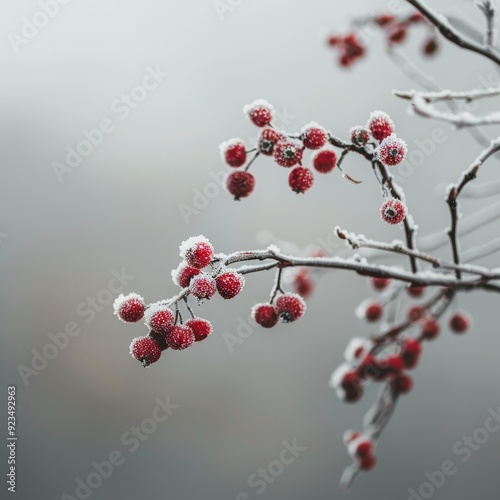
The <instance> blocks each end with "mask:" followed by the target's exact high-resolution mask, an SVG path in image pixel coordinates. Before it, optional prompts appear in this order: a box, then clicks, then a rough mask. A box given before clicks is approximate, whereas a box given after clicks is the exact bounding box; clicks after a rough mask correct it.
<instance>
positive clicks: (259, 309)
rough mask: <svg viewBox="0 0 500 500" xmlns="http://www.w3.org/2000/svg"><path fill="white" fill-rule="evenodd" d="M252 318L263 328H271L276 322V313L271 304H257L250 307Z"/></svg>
mask: <svg viewBox="0 0 500 500" xmlns="http://www.w3.org/2000/svg"><path fill="white" fill-rule="evenodd" d="M252 318H253V320H254V321H255V322H256V323H257V324H258V325H260V326H262V327H264V328H272V327H273V326H274V325H276V323H277V322H278V319H279V317H278V313H277V312H276V309H275V307H274V306H273V305H272V304H257V305H255V306H253V307H252Z"/></svg>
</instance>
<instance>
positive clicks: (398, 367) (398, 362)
mask: <svg viewBox="0 0 500 500" xmlns="http://www.w3.org/2000/svg"><path fill="white" fill-rule="evenodd" d="M384 368H385V369H386V370H387V373H388V374H389V375H397V374H398V373H399V372H401V371H402V370H403V368H404V363H403V360H402V358H401V356H399V355H398V354H391V355H390V356H389V357H388V358H386V359H385V360H384Z"/></svg>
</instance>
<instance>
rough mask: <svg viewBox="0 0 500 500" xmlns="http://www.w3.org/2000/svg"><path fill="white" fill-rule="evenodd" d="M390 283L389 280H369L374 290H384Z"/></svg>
mask: <svg viewBox="0 0 500 500" xmlns="http://www.w3.org/2000/svg"><path fill="white" fill-rule="evenodd" d="M390 283H391V280H390V279H389V278H371V284H372V286H373V288H375V290H379V291H380V290H385V289H386V288H387V287H388V286H389V284H390Z"/></svg>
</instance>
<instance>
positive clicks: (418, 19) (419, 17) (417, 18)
mask: <svg viewBox="0 0 500 500" xmlns="http://www.w3.org/2000/svg"><path fill="white" fill-rule="evenodd" d="M424 21H425V16H424V15H423V14H422V13H421V12H415V13H414V14H412V15H411V16H410V17H409V18H408V22H409V23H422V22H424Z"/></svg>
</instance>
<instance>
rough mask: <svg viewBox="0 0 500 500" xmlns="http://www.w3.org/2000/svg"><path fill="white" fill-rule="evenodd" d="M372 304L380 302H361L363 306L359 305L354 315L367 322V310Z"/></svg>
mask: <svg viewBox="0 0 500 500" xmlns="http://www.w3.org/2000/svg"><path fill="white" fill-rule="evenodd" d="M371 304H378V302H377V301H376V300H373V299H365V300H363V302H361V304H359V306H358V307H356V309H355V310H354V314H355V315H356V317H357V318H358V319H360V320H361V321H366V309H367V308H368V306H369V305H371Z"/></svg>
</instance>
